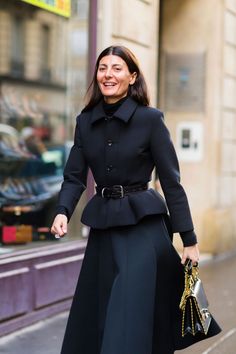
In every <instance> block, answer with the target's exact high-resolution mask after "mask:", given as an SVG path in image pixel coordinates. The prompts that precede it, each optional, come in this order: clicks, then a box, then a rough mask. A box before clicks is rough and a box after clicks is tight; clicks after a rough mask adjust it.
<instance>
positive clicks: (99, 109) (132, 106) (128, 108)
mask: <svg viewBox="0 0 236 354" xmlns="http://www.w3.org/2000/svg"><path fill="white" fill-rule="evenodd" d="M137 106H138V103H137V102H136V101H134V100H133V99H132V98H131V97H128V98H127V100H126V101H125V102H124V103H123V104H122V105H121V106H120V107H119V108H118V110H117V111H116V112H115V113H114V115H113V117H115V118H118V119H121V120H122V121H123V122H125V123H127V122H128V121H129V119H130V118H131V117H132V115H133V113H134V111H135V110H136V108H137ZM105 117H106V113H105V112H104V109H103V100H101V101H100V102H99V103H98V104H97V105H96V106H95V107H94V108H93V110H92V117H91V123H95V122H96V121H98V120H99V119H102V118H105Z"/></svg>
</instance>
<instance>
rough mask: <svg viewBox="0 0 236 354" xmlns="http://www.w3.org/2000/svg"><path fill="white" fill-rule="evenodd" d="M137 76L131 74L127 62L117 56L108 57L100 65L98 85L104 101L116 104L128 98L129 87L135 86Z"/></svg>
mask: <svg viewBox="0 0 236 354" xmlns="http://www.w3.org/2000/svg"><path fill="white" fill-rule="evenodd" d="M136 76H137V74H136V73H135V72H134V73H132V74H131V73H130V72H129V69H128V66H127V64H126V62H125V61H124V60H123V59H122V58H120V57H119V56H117V55H106V56H105V57H103V58H102V59H101V60H100V62H99V65H98V71H97V83H98V86H99V88H100V90H101V93H102V95H103V96H104V100H105V101H106V102H107V103H115V102H117V101H119V100H120V99H121V98H123V97H125V96H127V93H128V89H129V85H133V84H134V82H135V79H136Z"/></svg>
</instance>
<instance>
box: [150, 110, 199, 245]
mask: <svg viewBox="0 0 236 354" xmlns="http://www.w3.org/2000/svg"><path fill="white" fill-rule="evenodd" d="M151 153H152V156H153V160H154V163H155V166H156V169H157V173H158V176H159V179H160V183H161V187H162V190H163V192H164V195H165V199H166V203H167V206H168V210H169V213H170V221H171V226H172V231H173V232H179V233H180V234H181V237H182V240H183V243H184V245H185V246H190V245H193V244H195V243H196V242H197V241H196V235H195V233H194V232H192V233H188V234H187V235H188V237H186V240H185V237H184V235H185V232H186V231H192V230H193V222H192V217H191V213H190V208H189V204H188V199H187V196H186V193H185V191H184V188H183V187H182V185H181V183H180V169H179V163H178V159H177V155H176V152H175V149H174V145H173V143H172V140H171V137H170V133H169V131H168V129H167V127H166V125H165V123H164V117H163V114H162V113H161V112H160V111H155V113H153V122H152V132H151ZM185 241H186V242H185Z"/></svg>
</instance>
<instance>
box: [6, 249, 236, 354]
mask: <svg viewBox="0 0 236 354" xmlns="http://www.w3.org/2000/svg"><path fill="white" fill-rule="evenodd" d="M235 273H236V256H232V257H230V258H227V259H221V260H220V259H218V260H215V261H211V262H210V263H208V264H205V265H202V266H201V267H200V277H201V279H202V280H203V283H204V287H205V290H206V293H207V296H208V298H209V302H210V310H211V311H212V313H213V314H214V317H215V318H216V319H217V321H218V322H219V324H220V325H221V327H222V328H223V331H222V333H221V334H220V335H218V336H216V337H214V338H211V339H208V340H205V341H202V342H201V343H198V344H196V345H194V346H192V347H189V348H187V349H185V350H181V351H178V353H180V354H187V353H190V351H191V354H236V297H235V295H234V294H235V291H236V283H235ZM67 316H68V313H67V312H66V313H62V314H60V315H57V316H55V317H52V318H50V319H47V320H45V321H40V322H39V323H37V324H35V325H33V326H30V327H28V328H26V329H23V330H20V331H18V332H16V333H13V334H11V335H9V336H6V337H3V338H0V353H1V354H59V353H60V347H61V341H62V338H63V333H64V329H65V325H66V320H67ZM68 354H69V353H68ZM111 354H112V353H111ZM132 354H135V353H132ZM161 354H165V353H161Z"/></svg>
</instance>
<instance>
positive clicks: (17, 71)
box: [11, 16, 25, 77]
mask: <svg viewBox="0 0 236 354" xmlns="http://www.w3.org/2000/svg"><path fill="white" fill-rule="evenodd" d="M24 52H25V29H24V22H23V19H22V18H21V17H18V16H15V17H14V18H13V22H12V42H11V74H12V75H13V76H15V77H22V76H23V74H24Z"/></svg>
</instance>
